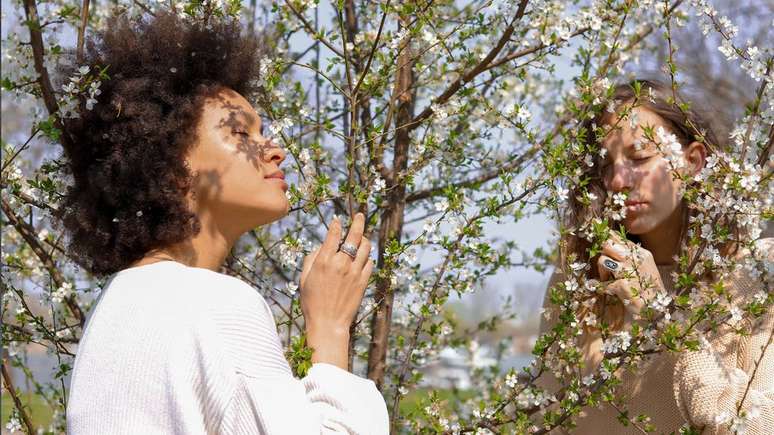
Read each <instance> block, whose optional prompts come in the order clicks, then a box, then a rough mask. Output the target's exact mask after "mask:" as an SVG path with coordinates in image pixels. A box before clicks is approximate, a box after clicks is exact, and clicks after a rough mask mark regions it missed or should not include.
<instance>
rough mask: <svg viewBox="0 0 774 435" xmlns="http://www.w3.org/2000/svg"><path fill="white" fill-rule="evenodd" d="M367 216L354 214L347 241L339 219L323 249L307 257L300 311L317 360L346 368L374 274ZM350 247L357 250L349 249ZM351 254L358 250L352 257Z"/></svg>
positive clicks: (330, 227)
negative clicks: (352, 334) (357, 318)
mask: <svg viewBox="0 0 774 435" xmlns="http://www.w3.org/2000/svg"><path fill="white" fill-rule="evenodd" d="M364 226H365V216H364V215H363V214H362V213H358V214H356V215H355V217H354V219H353V220H352V225H351V227H350V229H349V232H348V234H347V238H346V240H345V241H344V244H342V246H341V248H342V249H341V250H340V249H339V241H340V240H341V233H342V228H341V222H340V221H339V220H338V219H334V220H333V221H332V222H331V224H330V226H329V228H328V234H327V236H326V238H325V241H324V242H323V244H322V245H321V246H320V248H319V249H317V250H315V251H314V252H312V253H311V254H309V255H307V257H306V258H305V259H304V266H303V269H302V272H301V311H302V312H303V313H304V319H305V321H306V333H307V342H308V344H309V346H310V347H312V348H313V349H314V353H313V355H312V362H326V363H329V364H334V365H337V366H339V367H341V368H344V369H346V368H347V362H348V349H349V347H348V346H349V326H350V324H351V323H352V320H353V318H354V317H355V314H356V313H357V310H358V307H359V306H360V302H361V301H362V299H363V293H364V292H365V288H366V285H367V284H368V279H369V278H370V276H371V273H372V272H373V267H374V264H373V261H372V260H371V259H370V258H369V253H370V252H371V242H370V241H369V240H368V239H367V238H365V237H363V229H364ZM348 249H351V250H352V252H350V253H347V251H348ZM350 254H354V255H353V256H351V255H350Z"/></svg>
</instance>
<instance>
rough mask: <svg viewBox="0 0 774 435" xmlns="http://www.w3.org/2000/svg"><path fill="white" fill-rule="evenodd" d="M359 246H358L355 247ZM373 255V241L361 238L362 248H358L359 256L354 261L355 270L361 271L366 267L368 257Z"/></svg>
mask: <svg viewBox="0 0 774 435" xmlns="http://www.w3.org/2000/svg"><path fill="white" fill-rule="evenodd" d="M355 246H357V245H355ZM370 254H371V241H370V240H368V239H367V238H365V237H361V240H360V246H359V247H358V248H357V255H356V256H355V259H354V261H353V266H354V267H355V270H361V269H363V267H365V264H366V261H368V256H369V255H370Z"/></svg>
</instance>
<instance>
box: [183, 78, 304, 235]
mask: <svg viewBox="0 0 774 435" xmlns="http://www.w3.org/2000/svg"><path fill="white" fill-rule="evenodd" d="M197 139H198V141H197V146H196V147H195V149H194V151H193V152H192V155H191V159H190V160H191V162H190V163H191V166H192V169H195V172H196V173H197V174H198V180H197V186H198V189H197V192H198V196H199V197H200V198H199V204H198V207H200V208H201V207H206V208H208V209H209V211H210V212H211V213H212V214H213V215H215V216H218V217H220V219H223V220H225V221H227V222H230V223H232V224H233V225H236V226H238V227H239V228H240V229H242V230H248V229H250V228H254V227H256V226H258V225H262V224H266V223H269V222H272V221H275V220H277V219H279V218H280V217H282V216H284V215H285V214H286V213H287V210H288V207H289V203H288V199H287V197H286V195H285V191H286V190H287V183H286V182H285V181H284V174H283V172H282V170H281V169H280V165H281V164H282V162H283V161H284V159H285V151H284V150H283V149H282V148H280V147H279V146H277V145H276V144H275V143H274V142H273V141H272V140H271V139H269V138H266V137H264V135H263V133H262V122H261V118H260V117H259V116H258V114H257V113H256V112H255V109H253V108H252V106H250V104H249V103H248V102H247V100H245V99H244V97H242V96H241V95H239V94H238V93H236V92H234V91H232V90H229V89H223V90H221V91H219V92H218V93H217V94H215V95H213V96H210V97H208V98H207V99H206V100H205V103H204V105H203V108H202V116H201V119H200V121H199V128H198V138H197Z"/></svg>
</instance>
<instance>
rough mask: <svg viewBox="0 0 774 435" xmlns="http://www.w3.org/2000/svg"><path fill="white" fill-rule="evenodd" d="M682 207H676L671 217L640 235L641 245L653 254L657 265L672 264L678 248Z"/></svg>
mask: <svg viewBox="0 0 774 435" xmlns="http://www.w3.org/2000/svg"><path fill="white" fill-rule="evenodd" d="M682 215H683V206H680V207H677V208H676V209H675V211H674V212H672V215H671V216H669V217H668V218H667V219H665V220H664V222H661V223H660V224H659V225H658V226H657V227H656V228H654V229H653V230H652V231H649V232H648V233H645V234H641V235H640V240H642V245H643V247H645V249H647V250H648V251H650V252H651V254H653V260H655V262H656V264H657V265H671V264H674V262H675V260H674V258H673V257H674V256H675V255H676V254H677V250H678V249H679V247H680V229H681V228H682V226H683V222H682Z"/></svg>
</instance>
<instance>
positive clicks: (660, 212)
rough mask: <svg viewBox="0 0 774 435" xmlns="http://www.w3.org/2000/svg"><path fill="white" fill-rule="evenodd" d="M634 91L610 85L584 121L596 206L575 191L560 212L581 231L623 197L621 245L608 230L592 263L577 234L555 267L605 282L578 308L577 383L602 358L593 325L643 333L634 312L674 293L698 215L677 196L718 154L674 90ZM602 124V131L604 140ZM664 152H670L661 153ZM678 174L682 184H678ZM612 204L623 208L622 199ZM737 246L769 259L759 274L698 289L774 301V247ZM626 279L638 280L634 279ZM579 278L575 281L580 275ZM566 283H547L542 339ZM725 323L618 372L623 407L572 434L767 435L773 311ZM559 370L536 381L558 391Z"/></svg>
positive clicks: (564, 243)
mask: <svg viewBox="0 0 774 435" xmlns="http://www.w3.org/2000/svg"><path fill="white" fill-rule="evenodd" d="M639 83H640V85H641V90H640V91H639V92H637V91H635V89H634V88H635V87H634V86H633V84H625V85H619V86H618V87H616V89H615V93H614V96H613V98H611V101H612V102H613V104H614V105H613V106H611V108H612V109H613V110H612V111H611V110H607V111H604V112H603V113H602V114H600V115H599V116H598V117H597V118H595V119H593V120H590V121H589V122H587V123H586V127H588V129H587V131H588V132H594V133H597V138H595V137H594V136H595V134H593V133H592V134H589V137H586V138H585V139H586V141H587V143H590V144H591V143H595V142H596V140H598V143H599V146H600V151H601V152H600V156H601V157H600V158H598V159H597V161H596V162H595V165H594V166H592V168H593V169H590V170H589V172H591V171H596V174H597V175H596V177H591V179H592V182H591V184H590V185H589V186H588V187H587V188H586V189H587V191H588V192H591V193H592V195H591V199H592V201H591V205H589V203H586V204H583V203H582V200H583V199H582V198H580V191H578V192H573V193H575V194H576V195H572V194H571V195H570V201H571V203H570V206H569V207H568V209H567V212H566V214H565V215H564V218H565V224H570V225H574V227H577V226H578V225H579V224H580V223H582V222H586V221H588V220H589V218H590V217H591V215H592V214H593V213H595V207H594V205H595V203H596V204H597V208H596V212H598V211H599V209H600V208H601V203H602V202H603V201H604V200H605V198H607V199H608V204H609V203H610V200H611V199H613V198H616V197H615V195H616V194H621V193H625V194H626V199H625V200H624V202H623V204H622V209H623V210H622V211H621V212H620V213H621V214H622V215H624V216H622V217H623V219H621V221H620V226H621V227H623V228H624V229H625V230H626V233H627V236H628V239H623V238H622V237H621V236H620V235H618V233H616V232H615V231H611V232H610V233H611V236H610V238H609V239H608V240H607V241H606V242H605V243H604V244H603V245H602V246H601V252H599V253H595V254H596V255H594V256H591V255H590V252H589V251H590V248H591V246H592V244H591V242H589V241H588V240H586V239H584V237H583V236H582V234H581V232H580V231H576V232H571V233H569V234H566V235H565V236H564V237H563V238H562V240H561V248H560V257H561V262H560V263H561V264H562V265H568V264H570V263H574V266H575V267H576V268H577V267H580V266H581V265H582V264H583V263H586V264H589V265H591V267H590V268H587V269H586V270H585V271H584V272H581V275H584V277H583V278H582V280H586V279H588V280H599V282H600V283H601V285H600V286H599V288H601V290H602V291H601V292H600V293H597V294H592V297H591V298H589V299H587V300H586V302H587V303H586V304H583V303H581V304H578V305H576V308H577V313H576V317H577V319H578V322H579V323H581V324H584V327H583V333H582V334H581V336H580V337H578V342H577V343H578V345H579V346H580V349H581V351H582V355H583V360H584V361H585V367H584V369H583V371H582V374H583V375H588V374H591V373H594V372H595V371H596V370H597V368H598V367H599V362H600V361H601V360H602V359H603V353H604V349H605V348H604V347H603V346H604V341H603V339H602V335H601V332H600V328H599V326H600V324H602V323H605V324H607V325H610V326H611V330H612V331H630V330H631V327H632V325H633V324H634V323H640V325H643V322H642V320H643V319H642V318H641V314H642V313H643V310H644V309H645V308H646V307H653V306H654V305H653V304H654V303H656V304H658V302H654V300H655V299H654V298H655V296H657V295H658V296H659V297H661V301H662V302H664V304H668V301H669V300H671V299H670V298H671V297H672V296H674V295H675V293H676V290H675V285H674V274H673V272H675V271H676V269H677V266H676V262H675V259H676V258H677V256H678V255H679V254H680V253H682V252H683V249H685V248H684V247H685V246H686V241H687V240H688V233H689V231H688V226H689V225H688V224H689V222H690V221H691V219H692V217H691V216H692V215H691V214H692V213H693V211H691V210H690V209H689V207H688V206H687V205H686V203H685V201H684V199H683V192H684V191H685V188H686V186H685V181H684V180H687V179H688V180H689V179H690V178H691V177H693V176H695V175H697V174H699V173H700V172H701V171H702V169H703V168H704V167H705V165H706V163H707V160H708V154H709V153H710V152H711V151H712V150H713V149H717V148H716V146H715V144H717V143H718V142H717V141H716V140H715V138H714V136H713V135H712V132H711V130H710V129H709V128H707V127H706V125H705V124H704V123H703V122H702V120H701V119H700V118H699V117H698V116H697V115H696V114H695V113H693V112H690V111H681V110H679V109H678V108H676V107H675V105H674V104H670V103H669V96H671V95H672V92H671V89H668V88H666V87H664V86H663V85H661V84H659V83H656V82H649V81H640V82H639ZM597 126H603V128H605V127H606V128H605V129H604V130H603V133H602V135H599V134H598V132H599V130H598V129H597V128H596V127H597ZM696 131H701V132H702V134H703V137H701V140H695V139H696V137H697V135H696V134H695V132H696ZM670 141H671V143H670ZM670 144H673V145H674V146H673V147H670V146H669V145H670ZM670 150H671V152H672V155H668V153H669V152H670ZM665 154H666V155H665ZM676 163H678V164H676ZM675 171H677V172H679V173H681V174H683V175H686V176H687V177H684V178H682V179H681V178H679V177H675V176H673V175H674V173H675ZM764 191H765V186H764ZM587 199H588V197H587ZM595 199H596V200H597V201H596V202H595V201H594V200H595ZM616 199H618V200H619V202H620V201H622V200H623V198H622V197H621V196H618V197H617V198H616ZM619 205H621V204H619ZM729 224H730V225H731V226H732V227H733V225H734V223H733V222H729ZM618 229H620V228H618ZM748 237H749V236H748ZM732 240H733V237H732ZM634 242H637V243H634ZM740 246H741V245H740V244H739V243H734V242H733V241H732V242H729V243H726V244H725V245H723V247H721V249H720V251H719V254H720V255H723V256H725V257H726V258H737V259H739V258H743V257H746V256H747V257H749V256H751V255H752V254H755V255H757V256H761V255H762V256H768V259H766V260H765V261H764V264H765V265H764V268H765V269H766V271H765V272H764V273H763V274H762V275H763V276H758V277H753V276H751V274H750V273H749V272H747V271H745V270H743V269H742V268H737V269H736V271H733V272H730V273H728V274H725V275H724V276H721V277H718V276H716V275H714V274H711V273H705V274H704V275H705V280H707V281H709V282H710V283H713V282H715V281H717V280H719V279H722V281H723V283H724V284H725V285H726V289H727V291H728V295H729V301H728V303H729V304H730V305H729V306H733V307H743V306H744V305H745V304H747V303H749V302H750V301H753V300H757V301H765V300H767V299H768V300H770V297H771V296H770V282H771V260H772V254H771V253H772V251H773V250H774V245H773V244H772V243H771V240H770V239H763V240H758V241H757V242H756V243H755V244H754V245H753V246H750V247H742V248H740ZM761 253H763V254H761ZM632 272H634V273H636V274H637V277H636V278H635V277H634V276H633V274H632ZM574 274H575V275H576V276H577V275H578V272H577V269H576V272H575V273H574ZM570 275H572V274H571V273H567V270H565V271H564V273H563V271H562V267H558V268H557V272H555V273H554V275H553V276H552V278H551V280H550V282H549V285H548V293H547V294H546V298H545V302H544V316H543V318H542V321H541V327H540V332H541V335H542V334H544V333H546V332H548V331H550V330H551V329H552V328H553V327H554V325H556V323H557V313H558V307H557V306H556V305H553V304H552V303H551V297H550V294H551V289H552V288H554V287H555V286H556V284H559V286H558V287H559V289H560V290H559V291H560V292H561V291H564V292H567V291H570V289H568V288H567V285H568V284H564V281H565V280H566V279H567V277H568V276H570ZM643 283H645V285H643ZM569 285H570V286H573V285H574V284H569ZM731 323H732V322H725V323H724V324H721V325H720V326H719V327H718V328H717V330H716V331H714V332H708V333H706V334H705V335H704V337H706V339H707V340H706V341H703V342H702V346H701V348H700V350H697V351H687V350H685V351H682V352H668V351H663V352H659V353H656V354H654V355H652V356H650V357H647V358H645V359H644V360H643V363H642V364H640V365H639V366H638V367H636V368H635V369H633V370H628V371H623V370H621V371H620V372H617V373H616V375H617V376H618V377H619V378H620V379H621V384H620V385H619V386H618V387H617V388H616V390H615V396H616V397H618V398H624V399H625V400H623V403H625V407H622V406H620V405H616V406H613V405H611V404H609V403H606V402H602V403H600V404H599V405H598V406H595V407H587V408H585V409H584V410H583V411H582V412H581V413H580V415H579V416H578V417H577V418H576V419H575V423H576V424H577V426H576V427H575V428H574V429H573V430H572V431H571V432H572V433H580V434H598V433H611V434H629V433H643V429H644V427H645V424H646V423H648V424H649V425H652V426H653V427H655V433H678V432H679V431H680V429H681V428H687V427H688V426H690V427H692V428H694V429H696V430H697V431H698V432H694V433H702V434H721V433H747V434H771V433H774V344H773V343H772V331H774V313H773V312H772V309H771V305H770V304H768V308H767V309H766V310H765V311H764V313H763V315H762V316H760V317H758V318H753V319H751V320H749V321H745V322H742V323H740V324H737V325H735V326H736V327H740V326H741V330H742V331H744V333H743V334H738V333H736V332H734V327H732V326H731ZM607 350H610V349H607ZM560 373H565V374H560ZM566 373H567V371H564V372H561V371H559V372H558V373H554V374H553V375H552V374H548V373H546V374H545V375H544V376H543V377H542V378H540V379H539V380H538V384H539V385H541V386H543V387H545V388H546V389H549V390H550V391H556V389H557V388H559V387H561V386H562V385H565V384H566V383H568V382H569V381H570V380H571V379H572V378H573V376H569V375H566ZM557 375H558V377H556V376H557ZM616 407H617V408H618V409H615V408H616ZM624 409H625V410H626V411H628V417H629V424H628V425H626V426H625V425H623V424H621V423H620V419H619V416H620V415H621V411H622V410H624ZM738 411H741V412H738ZM640 414H645V415H647V416H648V417H649V420H647V421H646V422H637V423H636V425H635V424H632V421H631V420H632V419H633V418H634V417H636V416H638V415H640ZM739 416H741V418H739ZM637 426H639V427H637Z"/></svg>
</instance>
